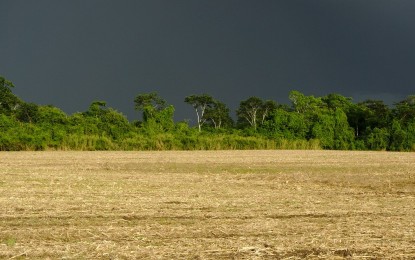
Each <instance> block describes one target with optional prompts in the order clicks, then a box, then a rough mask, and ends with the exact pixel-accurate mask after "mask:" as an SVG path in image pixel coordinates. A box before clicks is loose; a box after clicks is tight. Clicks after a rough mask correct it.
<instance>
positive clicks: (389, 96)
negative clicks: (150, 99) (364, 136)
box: [0, 0, 415, 120]
mask: <svg viewBox="0 0 415 260" xmlns="http://www.w3.org/2000/svg"><path fill="white" fill-rule="evenodd" d="M0 10H2V16H0V30H1V32H2V33H1V35H2V39H1V41H0V57H1V59H0V75H4V76H5V77H7V78H9V79H10V80H12V81H13V82H14V83H15V85H16V89H15V93H17V94H18V95H19V96H20V97H22V98H23V99H25V100H26V101H31V102H36V103H40V104H54V105H56V106H59V107H61V108H63V109H64V110H65V111H66V112H68V113H72V112H75V111H83V110H85V109H86V108H87V107H88V105H89V103H90V102H91V101H93V100H97V99H98V100H105V101H107V102H108V105H109V106H111V107H114V108H116V109H117V110H119V111H121V112H123V113H125V114H127V115H128V117H129V119H134V118H136V115H135V113H134V111H133V99H134V96H135V95H137V94H138V93H143V92H149V91H157V92H159V93H160V95H161V96H163V97H165V98H166V99H167V100H168V102H169V103H171V104H173V105H175V107H176V118H177V119H179V120H181V119H184V118H193V114H192V110H191V109H190V107H188V106H186V105H185V104H184V103H183V99H184V97H185V96H186V95H190V94H198V93H208V94H211V95H213V96H214V97H216V98H218V99H221V100H222V101H224V102H225V103H227V104H229V105H230V106H231V107H232V108H235V107H236V106H237V105H238V103H239V101H240V100H242V99H245V98H247V97H249V96H253V95H256V96H260V97H262V98H267V99H275V100H277V101H280V102H288V101H287V96H288V92H289V91H290V90H293V89H297V90H300V91H302V92H304V93H306V94H313V95H325V94H328V93H332V92H337V93H340V94H343V95H346V96H352V97H353V98H354V99H355V100H362V99H365V98H380V99H384V100H385V101H387V102H389V103H391V102H393V101H398V100H399V99H402V98H403V97H405V96H406V95H408V94H412V93H413V86H414V83H415V73H413V72H412V70H413V68H414V67H415V66H414V65H415V54H414V51H413V46H415V45H414V44H415V34H414V31H415V30H414V29H415V16H414V15H413V14H414V13H415V2H413V1H412V0H408V1H406V0H395V1H389V0H365V1H361V0H349V1H337V0H315V1H309V0H286V1H266V0H263V1H242V0H238V1H236V0H227V1H212V0H209V1H193V0H177V1H167V0H166V1H157V0H151V1H150V0H149V1H126V0H124V1H104V0H88V1H77V0H72V1H56V0H49V1H46V0H37V1H16V0H13V1H12V0H3V1H2V2H1V3H0Z"/></svg>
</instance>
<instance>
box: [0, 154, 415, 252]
mask: <svg viewBox="0 0 415 260" xmlns="http://www.w3.org/2000/svg"><path fill="white" fill-rule="evenodd" d="M0 258H1V259H48V258H49V259H139V258H148V259H155V258H156V259H385V258H386V259H415V155H414V153H389V152H350V151H348V152H343V151H196V152H195V151H192V152H184V151H180V152H178V151H177V152H2V153H0Z"/></svg>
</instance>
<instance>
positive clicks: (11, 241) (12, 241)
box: [4, 237, 16, 247]
mask: <svg viewBox="0 0 415 260" xmlns="http://www.w3.org/2000/svg"><path fill="white" fill-rule="evenodd" d="M4 244H6V246H10V247H12V246H14V245H15V244H16V239H15V238H13V237H7V238H6V239H4Z"/></svg>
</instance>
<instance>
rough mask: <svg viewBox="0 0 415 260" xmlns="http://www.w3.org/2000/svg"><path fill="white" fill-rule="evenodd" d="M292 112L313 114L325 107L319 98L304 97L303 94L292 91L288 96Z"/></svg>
mask: <svg viewBox="0 0 415 260" xmlns="http://www.w3.org/2000/svg"><path fill="white" fill-rule="evenodd" d="M289 98H290V100H291V102H292V105H293V108H294V111H296V112H297V113H315V112H317V111H318V110H319V109H322V108H324V107H325V104H324V102H323V101H322V100H321V98H318V97H317V98H316V97H314V96H306V95H304V94H303V93H301V92H299V91H296V90H293V91H291V92H290V94H289Z"/></svg>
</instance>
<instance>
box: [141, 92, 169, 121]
mask: <svg viewBox="0 0 415 260" xmlns="http://www.w3.org/2000/svg"><path fill="white" fill-rule="evenodd" d="M134 103H135V106H134V107H135V110H137V111H143V120H144V121H146V120H147V119H148V118H149V117H154V116H155V115H154V113H156V112H159V111H161V110H163V109H164V108H166V100H164V99H163V98H161V97H160V96H159V95H158V94H157V93H156V92H150V93H143V94H139V95H137V96H136V97H135V99H134Z"/></svg>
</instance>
